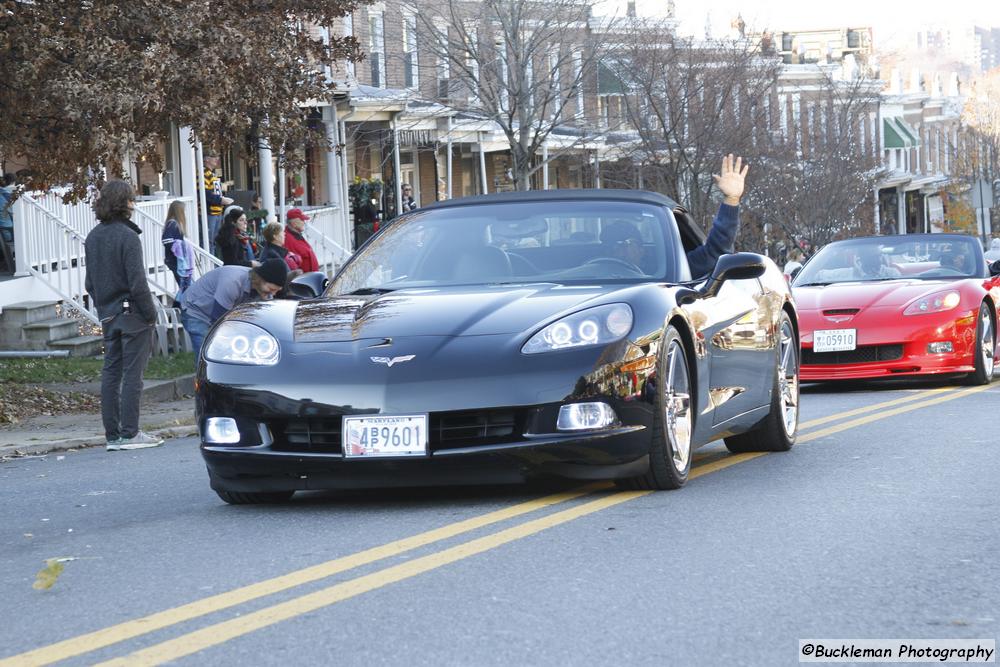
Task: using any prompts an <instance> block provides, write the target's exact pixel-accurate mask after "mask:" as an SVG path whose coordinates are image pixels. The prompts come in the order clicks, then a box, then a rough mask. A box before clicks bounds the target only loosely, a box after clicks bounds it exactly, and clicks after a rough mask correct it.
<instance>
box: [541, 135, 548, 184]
mask: <svg viewBox="0 0 1000 667" xmlns="http://www.w3.org/2000/svg"><path fill="white" fill-rule="evenodd" d="M548 189H549V142H547V141H545V142H543V143H542V190H548Z"/></svg>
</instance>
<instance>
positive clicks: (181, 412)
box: [0, 375, 198, 460]
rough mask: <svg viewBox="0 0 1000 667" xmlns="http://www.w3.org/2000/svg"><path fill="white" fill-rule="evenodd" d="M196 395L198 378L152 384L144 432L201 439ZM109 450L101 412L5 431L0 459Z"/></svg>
mask: <svg viewBox="0 0 1000 667" xmlns="http://www.w3.org/2000/svg"><path fill="white" fill-rule="evenodd" d="M44 386H45V387H46V388H50V389H53V390H55V391H58V390H60V389H62V390H67V389H70V388H71V389H72V390H73V391H84V392H88V393H97V394H99V393H100V384H99V383H96V382H91V383H85V384H75V385H44ZM193 394H194V376H193V375H190V376H185V377H181V378H177V379H175V380H146V382H145V383H144V386H143V390H142V409H141V410H140V412H139V426H140V428H141V429H142V430H144V431H146V432H147V433H151V434H154V435H158V436H159V437H161V438H180V437H187V436H192V435H197V433H198V429H197V428H196V426H195V421H194V398H193ZM104 445H105V439H104V426H103V425H102V423H101V415H100V414H99V413H96V414H95V413H85V414H65V415H51V416H40V417H31V418H29V419H25V420H23V421H21V422H20V423H17V424H9V425H4V426H0V460H3V459H6V458H12V457H17V456H22V455H29V454H45V453H48V452H54V451H62V450H67V449H77V448H80V447H98V446H100V447H103V446H104Z"/></svg>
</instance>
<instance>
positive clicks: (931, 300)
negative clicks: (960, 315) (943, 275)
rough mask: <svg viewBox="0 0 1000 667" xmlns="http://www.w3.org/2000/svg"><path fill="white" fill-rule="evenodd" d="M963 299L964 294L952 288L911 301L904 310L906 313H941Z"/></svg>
mask: <svg viewBox="0 0 1000 667" xmlns="http://www.w3.org/2000/svg"><path fill="white" fill-rule="evenodd" d="M961 301H962V295H961V294H959V293H958V292H956V291H954V290H951V291H948V292H935V293H934V294H928V295H927V296H924V297H921V298H919V299H917V300H916V301H914V302H913V303H911V304H910V305H909V306H907V307H906V310H904V311H903V314H904V315H926V314H927V313H940V312H943V311H945V310H951V309H952V308H954V307H955V306H957V305H958V304H959V303H961Z"/></svg>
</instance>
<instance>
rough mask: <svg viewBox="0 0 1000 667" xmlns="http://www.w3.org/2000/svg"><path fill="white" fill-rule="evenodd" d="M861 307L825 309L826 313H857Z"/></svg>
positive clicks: (824, 312)
mask: <svg viewBox="0 0 1000 667" xmlns="http://www.w3.org/2000/svg"><path fill="white" fill-rule="evenodd" d="M860 310H861V309H860V308H831V309H829V310H824V311H823V314H824V315H857V314H858V311H860Z"/></svg>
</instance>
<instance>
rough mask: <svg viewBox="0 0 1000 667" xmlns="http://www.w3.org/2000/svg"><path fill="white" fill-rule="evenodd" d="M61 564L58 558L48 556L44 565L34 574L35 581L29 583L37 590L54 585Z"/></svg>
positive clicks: (61, 568)
mask: <svg viewBox="0 0 1000 667" xmlns="http://www.w3.org/2000/svg"><path fill="white" fill-rule="evenodd" d="M63 567H64V566H63V564H62V563H61V562H60V559H58V558H49V559H48V560H46V561H45V567H43V568H42V569H41V570H39V571H38V574H36V575H35V583H33V584H32V585H31V587H32V588H34V589H35V590H37V591H47V590H49V589H50V588H52V586H54V585H55V583H56V580H58V579H59V575H60V574H62V571H63Z"/></svg>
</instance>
